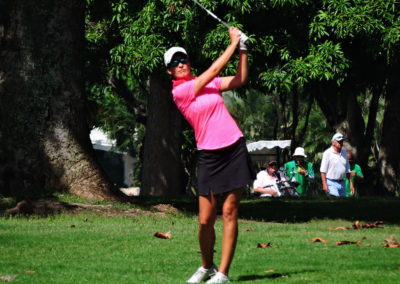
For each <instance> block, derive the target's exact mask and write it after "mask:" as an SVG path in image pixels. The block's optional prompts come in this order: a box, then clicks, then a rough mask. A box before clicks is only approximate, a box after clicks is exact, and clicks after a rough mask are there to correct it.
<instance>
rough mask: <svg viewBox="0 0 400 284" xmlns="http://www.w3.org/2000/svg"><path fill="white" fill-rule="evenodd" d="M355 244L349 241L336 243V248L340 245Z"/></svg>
mask: <svg viewBox="0 0 400 284" xmlns="http://www.w3.org/2000/svg"><path fill="white" fill-rule="evenodd" d="M356 243H357V242H351V241H338V242H336V245H337V246H341V245H352V244H356Z"/></svg>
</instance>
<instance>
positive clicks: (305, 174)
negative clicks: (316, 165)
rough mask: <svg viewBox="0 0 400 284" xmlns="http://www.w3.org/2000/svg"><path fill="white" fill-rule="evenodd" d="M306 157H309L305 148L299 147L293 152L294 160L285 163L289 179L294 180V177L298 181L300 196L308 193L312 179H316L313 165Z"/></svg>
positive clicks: (297, 189) (297, 188) (297, 187)
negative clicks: (305, 159)
mask: <svg viewBox="0 0 400 284" xmlns="http://www.w3.org/2000/svg"><path fill="white" fill-rule="evenodd" d="M304 158H307V155H306V154H305V152H304V148H302V147H297V148H296V149H295V150H294V153H293V161H289V162H287V163H286V164H285V165H284V167H285V169H286V174H287V176H288V177H289V180H293V177H294V178H295V180H296V181H297V183H298V185H297V186H296V191H297V193H298V194H299V196H306V195H307V193H308V191H309V188H310V184H311V180H313V179H314V170H313V165H312V163H310V162H306V161H304Z"/></svg>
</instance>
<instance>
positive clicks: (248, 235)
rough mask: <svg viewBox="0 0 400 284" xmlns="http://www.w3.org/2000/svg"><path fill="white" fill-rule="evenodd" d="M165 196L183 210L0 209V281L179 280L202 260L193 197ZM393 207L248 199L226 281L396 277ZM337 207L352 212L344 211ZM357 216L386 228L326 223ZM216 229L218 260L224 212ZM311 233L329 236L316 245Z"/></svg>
mask: <svg viewBox="0 0 400 284" xmlns="http://www.w3.org/2000/svg"><path fill="white" fill-rule="evenodd" d="M170 201H172V203H173V204H174V205H175V206H176V207H178V208H181V210H182V211H183V212H185V213H186V214H178V215H174V216H167V217H162V218H160V217H158V218H156V217H140V216H138V217H136V218H124V217H114V218H110V217H106V216H95V215H93V214H79V215H67V214H61V215H57V216H53V217H47V218H39V217H30V218H24V217H17V218H8V217H2V218H0V279H2V278H1V277H3V276H13V277H15V279H14V280H13V282H14V283H185V281H186V280H187V278H189V277H190V275H191V274H192V273H193V272H194V271H195V269H197V267H198V266H199V265H200V254H199V253H198V250H199V246H198V240H197V226H198V225H197V216H196V214H195V212H196V210H197V208H196V206H197V205H196V204H197V203H196V202H195V200H194V199H191V198H181V199H179V198H177V199H170ZM142 202H143V203H145V204H147V205H151V204H154V203H167V200H166V199H153V200H152V199H151V198H148V199H143V200H142ZM357 204H358V205H357ZM374 204H375V205H374ZM368 205H369V206H372V208H370V210H368ZM399 205H400V202H399V200H398V199H390V200H386V201H385V200H375V201H374V200H373V199H366V200H350V201H348V200H335V201H332V200H277V199H275V200H244V201H243V202H242V204H241V218H240V220H239V224H240V228H239V240H238V245H237V250H236V254H235V258H234V261H233V264H232V267H231V272H230V277H231V280H232V281H234V282H237V283H270V282H271V283H303V282H305V283H398V281H399V279H400V257H399V253H400V248H384V247H382V244H383V243H384V242H385V241H384V240H385V238H387V237H389V236H391V235H393V236H394V237H395V238H396V239H397V240H400V228H399V226H398V222H399V218H398V217H399V213H398V211H399V210H398V208H399ZM395 208H396V210H395V211H392V210H393V209H395ZM342 210H347V212H348V213H349V214H350V217H348V218H343V217H342V216H343V215H345V213H343V212H341V211H342ZM293 214H295V215H296V216H297V217H293ZM335 215H337V217H335ZM363 215H364V216H365V217H363V218H358V217H362V216H363ZM356 217H357V219H354V218H356ZM378 217H383V218H378ZM355 220H360V221H361V223H364V222H370V221H376V220H382V221H384V222H385V223H384V224H383V225H384V228H382V229H361V230H346V231H342V230H329V227H331V226H334V227H337V226H348V227H350V226H351V225H352V224H353V221H355ZM396 220H397V221H396ZM157 231H159V232H167V231H171V233H172V237H171V239H167V240H164V239H158V238H155V237H154V236H153V234H154V233H155V232H157ZM216 234H217V244H216V250H217V252H216V255H215V259H216V262H217V263H218V260H219V257H220V247H221V236H222V222H221V220H220V219H218V221H217V223H216ZM314 237H320V238H323V239H325V240H326V241H328V243H327V244H323V243H312V242H311V239H312V238H314ZM363 237H366V239H365V240H364V241H363V242H362V246H357V245H344V246H337V245H335V242H336V241H341V240H348V241H357V240H360V239H361V238H363ZM268 242H271V243H272V244H273V246H272V247H267V248H263V249H261V248H256V246H257V244H258V243H268Z"/></svg>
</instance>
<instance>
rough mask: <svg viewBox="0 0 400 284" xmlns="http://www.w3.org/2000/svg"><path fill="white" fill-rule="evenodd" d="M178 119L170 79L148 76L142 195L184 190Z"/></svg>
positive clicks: (164, 193) (174, 192)
mask: <svg viewBox="0 0 400 284" xmlns="http://www.w3.org/2000/svg"><path fill="white" fill-rule="evenodd" d="M182 123H183V117H182V115H181V114H180V112H179V110H178V108H177V107H176V106H175V104H174V102H173V100H172V95H171V82H170V81H166V80H165V79H164V78H162V77H161V76H159V75H152V76H150V93H149V96H148V100H147V125H146V137H145V141H144V154H143V167H142V189H141V193H143V194H144V195H155V196H159V195H177V194H183V193H184V192H185V186H186V176H185V172H184V168H183V163H182V160H181V147H182V141H183V139H182Z"/></svg>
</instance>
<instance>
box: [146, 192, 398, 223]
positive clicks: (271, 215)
mask: <svg viewBox="0 0 400 284" xmlns="http://www.w3.org/2000/svg"><path fill="white" fill-rule="evenodd" d="M141 203H143V204H147V205H153V204H157V203H169V204H172V205H173V206H174V207H176V208H177V209H179V210H180V211H182V212H184V213H185V214H188V215H190V214H197V213H198V204H197V198H196V197H187V196H186V197H176V198H165V197H164V198H150V197H146V198H144V199H141ZM221 203H222V202H221V201H219V205H220V204H221ZM399 208H400V198H396V197H363V198H335V199H332V198H326V197H318V198H304V199H303V198H262V199H260V198H244V199H243V200H242V201H241V204H240V208H239V218H241V219H248V220H256V221H267V222H281V223H284V222H285V223H286V222H292V223H295V222H308V221H310V220H313V219H343V220H348V221H350V222H354V221H356V220H359V221H368V222H374V221H383V222H384V223H393V224H400V210H399ZM218 214H221V208H219V212H218Z"/></svg>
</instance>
